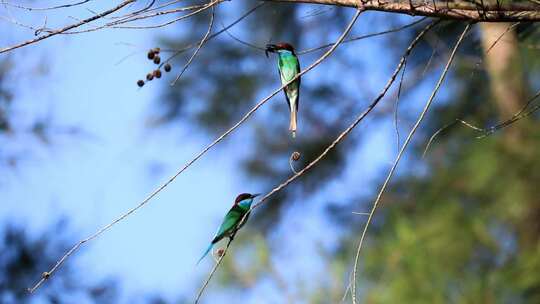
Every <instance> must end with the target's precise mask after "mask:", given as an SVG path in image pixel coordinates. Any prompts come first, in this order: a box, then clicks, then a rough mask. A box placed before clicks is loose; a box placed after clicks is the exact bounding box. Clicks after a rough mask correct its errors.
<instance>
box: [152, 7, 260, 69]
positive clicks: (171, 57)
mask: <svg viewBox="0 0 540 304" xmlns="http://www.w3.org/2000/svg"><path fill="white" fill-rule="evenodd" d="M265 3H266V2H260V3H259V4H257V5H255V6H254V7H252V8H251V9H249V10H248V11H246V12H245V13H244V14H243V15H242V16H240V17H238V18H237V19H236V20H235V21H233V22H232V23H231V24H229V25H227V26H226V27H225V28H223V29H221V30H219V31H218V32H216V33H214V34H212V35H210V36H209V37H208V39H206V41H207V42H208V41H210V40H211V39H214V38H216V37H217V36H219V35H220V34H222V33H223V32H225V31H226V30H228V29H230V28H232V27H233V26H235V25H236V24H238V23H239V22H240V21H242V20H243V19H245V18H246V17H247V16H249V15H251V14H252V13H253V12H255V11H256V10H257V9H258V8H260V7H262V6H263V5H265ZM200 42H201V40H199V41H197V42H193V43H191V44H188V45H186V46H185V47H183V48H181V49H177V50H162V52H174V54H173V55H171V56H170V57H169V58H167V59H166V60H165V61H164V62H163V63H162V64H165V63H167V62H169V61H171V60H172V59H173V58H174V57H176V56H178V55H180V54H182V53H183V52H185V51H188V50H190V49H192V48H194V47H196V46H197V45H199V43H200Z"/></svg>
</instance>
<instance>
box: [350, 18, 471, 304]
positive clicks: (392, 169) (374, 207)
mask: <svg viewBox="0 0 540 304" xmlns="http://www.w3.org/2000/svg"><path fill="white" fill-rule="evenodd" d="M470 26H471V25H470V24H467V26H466V27H465V29H464V30H463V32H462V33H461V36H460V37H459V39H458V41H457V42H456V44H455V46H454V48H453V50H452V53H451V54H450V58H448V62H447V63H446V66H445V68H444V70H443V72H442V74H441V76H440V78H439V80H438V81H437V84H436V85H435V88H434V89H433V92H431V96H430V97H429V99H428V100H427V102H426V105H425V106H424V109H423V110H422V112H421V113H420V116H419V117H418V119H417V120H416V123H415V124H414V126H413V127H412V129H411V131H410V132H409V135H407V138H406V139H405V142H404V143H403V146H402V147H401V150H400V151H399V153H398V155H397V156H396V159H395V160H394V163H393V165H392V168H390V171H389V172H388V175H387V176H386V179H385V181H384V183H383V184H382V186H381V189H380V190H379V193H378V194H377V198H376V199H375V201H374V202H373V207H372V208H371V211H370V213H369V216H368V218H367V222H366V224H365V225H364V229H363V231H362V235H361V237H360V243H359V244H358V248H357V250H356V256H355V259H354V268H353V282H352V292H351V294H352V302H353V304H356V278H357V271H358V261H359V257H360V251H361V250H362V245H363V244H364V238H365V236H366V234H367V230H368V228H369V225H370V223H371V221H372V220H373V216H374V214H375V211H376V210H377V206H378V205H379V202H380V200H381V198H382V196H383V194H384V192H385V190H386V187H387V186H388V183H389V182H390V179H391V178H392V176H393V175H394V172H395V170H396V168H397V165H398V164H399V161H400V160H401V157H402V156H403V152H404V151H405V149H406V148H407V146H408V145H409V143H410V141H411V139H412V137H413V136H414V134H415V133H416V130H417V129H418V127H419V126H420V123H421V122H422V120H423V119H424V117H425V115H426V113H427V111H428V110H429V108H430V106H431V104H432V102H433V100H434V98H435V96H436V95H437V92H438V91H439V88H440V87H441V85H442V83H443V81H444V79H445V78H446V74H447V73H448V70H449V69H450V65H451V64H452V61H453V60H454V57H455V55H456V52H457V49H458V48H459V46H460V45H461V42H462V41H463V38H464V37H465V34H466V33H467V31H468V30H469V28H470Z"/></svg>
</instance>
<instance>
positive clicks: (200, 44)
mask: <svg viewBox="0 0 540 304" xmlns="http://www.w3.org/2000/svg"><path fill="white" fill-rule="evenodd" d="M214 15H215V7H214V6H212V12H211V13H210V24H208V30H207V31H206V34H204V37H203V39H201V43H199V46H198V47H197V48H196V49H195V52H193V55H191V57H190V58H189V60H188V61H187V62H186V64H185V65H184V67H183V68H182V70H181V71H180V73H179V74H178V76H176V78H175V79H174V81H173V82H172V83H171V86H173V85H175V84H176V82H177V81H178V79H180V77H182V75H183V74H184V72H185V71H186V70H187V68H188V67H189V65H190V64H191V62H192V61H193V59H194V58H195V56H197V54H198V53H199V51H200V50H201V48H202V46H203V45H204V43H205V42H206V41H207V40H208V36H209V35H210V32H212V27H213V26H214Z"/></svg>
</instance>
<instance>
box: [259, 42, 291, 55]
mask: <svg viewBox="0 0 540 304" xmlns="http://www.w3.org/2000/svg"><path fill="white" fill-rule="evenodd" d="M279 50H287V51H290V52H291V53H293V54H294V47H293V46H292V45H290V44H289V43H287V42H280V43H276V44H267V45H266V49H265V50H264V52H265V53H266V56H267V57H268V53H269V52H270V53H275V52H277V51H279Z"/></svg>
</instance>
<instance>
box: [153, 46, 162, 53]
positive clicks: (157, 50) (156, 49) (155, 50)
mask: <svg viewBox="0 0 540 304" xmlns="http://www.w3.org/2000/svg"><path fill="white" fill-rule="evenodd" d="M152 51H154V53H156V54H159V51H161V49H160V48H158V47H157V48H153V49H152Z"/></svg>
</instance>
